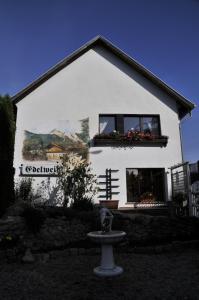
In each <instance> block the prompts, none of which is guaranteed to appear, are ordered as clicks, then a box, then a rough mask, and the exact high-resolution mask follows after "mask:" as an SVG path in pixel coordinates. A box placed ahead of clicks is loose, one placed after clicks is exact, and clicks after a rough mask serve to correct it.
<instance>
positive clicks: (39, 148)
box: [22, 118, 89, 161]
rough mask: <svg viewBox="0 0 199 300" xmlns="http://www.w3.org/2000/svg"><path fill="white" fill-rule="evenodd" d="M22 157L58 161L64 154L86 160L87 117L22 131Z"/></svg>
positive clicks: (49, 123) (27, 159) (87, 140)
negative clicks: (23, 135)
mask: <svg viewBox="0 0 199 300" xmlns="http://www.w3.org/2000/svg"><path fill="white" fill-rule="evenodd" d="M24 134H25V137H24V142H23V150H22V152H23V153H22V154H23V159H24V160H26V161H59V160H60V157H61V156H63V155H64V154H68V155H69V154H74V155H77V156H79V157H81V159H86V160H88V143H89V119H88V118H86V119H83V120H78V121H76V122H74V121H70V120H60V121H55V122H52V121H51V122H48V124H46V123H45V124H42V125H41V126H38V128H33V129H32V130H25V131H24Z"/></svg>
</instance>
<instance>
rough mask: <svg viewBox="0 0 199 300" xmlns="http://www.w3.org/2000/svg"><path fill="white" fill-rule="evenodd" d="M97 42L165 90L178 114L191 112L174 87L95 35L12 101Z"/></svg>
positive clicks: (190, 107)
mask: <svg viewBox="0 0 199 300" xmlns="http://www.w3.org/2000/svg"><path fill="white" fill-rule="evenodd" d="M97 44H101V45H102V46H105V47H106V48H108V49H109V50H110V51H112V52H113V53H114V54H115V55H116V56H118V57H119V58H121V59H122V60H123V61H125V62H126V63H127V64H129V65H130V66H132V67H133V68H134V69H136V70H137V71H138V72H139V73H141V74H142V75H143V76H144V77H146V78H147V79H149V80H150V81H152V82H153V83H154V84H155V85H157V86H159V87H160V88H161V89H163V90H164V91H165V92H167V93H168V94H169V95H171V96H172V97H174V98H175V99H176V100H177V102H178V103H179V106H180V110H179V113H180V116H181V117H183V116H185V115H186V114H187V113H189V112H191V110H192V109H194V107H196V105H195V104H194V103H192V102H191V101H189V100H188V99H186V98H185V97H183V96H182V95H181V94H179V93H178V92H176V91H175V90H174V89H172V88H171V87H169V86H168V85H167V84H166V83H165V82H163V81H162V80H160V79H159V78H158V77H156V76H155V75H154V74H153V73H151V72H150V71H149V70H147V69H146V68H145V67H143V66H142V65H141V64H139V63H138V62H137V61H136V60H134V59H132V58H131V57H130V56H129V55H127V54H126V53H124V52H123V51H122V50H120V49H119V48H118V47H116V46H114V45H113V44H112V43H111V42H109V41H108V40H107V39H105V38H104V37H101V36H97V37H95V38H93V39H92V40H90V41H89V42H87V43H86V44H84V45H83V46H82V47H80V48H79V49H78V50H76V51H74V52H73V53H72V54H70V55H69V56H67V57H66V58H64V59H63V60H61V61H60V62H59V63H58V64H56V65H55V66H54V67H52V68H51V69H49V70H48V71H47V72H45V73H44V74H43V75H42V76H40V77H39V78H38V79H36V80H35V81H33V82H32V83H31V84H29V85H28V86H27V87H25V88H24V89H23V90H21V91H20V92H19V93H17V94H16V95H14V96H13V97H12V101H13V102H14V103H17V102H19V101H20V100H22V99H23V98H24V97H25V96H27V95H28V94H30V93H31V92H32V91H34V90H35V89H36V88H37V87H39V86H40V85H41V84H42V83H44V82H45V81H47V80H48V79H49V78H51V77H52V76H53V75H55V74H56V73H58V72H59V71H61V70H62V69H63V68H65V67H66V66H67V65H69V64H70V63H72V62H73V61H74V60H75V59H77V58H78V57H80V56H81V55H82V54H84V53H85V52H87V51H88V50H89V49H91V48H92V47H94V46H95V45H97Z"/></svg>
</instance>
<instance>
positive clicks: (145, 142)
mask: <svg viewBox="0 0 199 300" xmlns="http://www.w3.org/2000/svg"><path fill="white" fill-rule="evenodd" d="M93 142H94V146H96V147H101V146H102V147H103V146H110V147H125V146H126V147H128V146H129V147H133V146H159V147H166V145H167V143H168V137H166V136H162V137H158V138H154V139H142V140H133V139H128V138H110V137H109V138H108V137H100V136H99V135H98V136H95V137H94V138H93Z"/></svg>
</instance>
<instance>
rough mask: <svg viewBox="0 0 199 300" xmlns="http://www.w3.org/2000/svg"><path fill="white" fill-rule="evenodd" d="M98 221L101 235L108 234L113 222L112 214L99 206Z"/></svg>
mask: <svg viewBox="0 0 199 300" xmlns="http://www.w3.org/2000/svg"><path fill="white" fill-rule="evenodd" d="M100 221H101V230H102V233H106V232H110V231H111V227H112V222H113V214H112V212H111V211H110V210H109V209H108V208H107V207H104V206H101V208H100Z"/></svg>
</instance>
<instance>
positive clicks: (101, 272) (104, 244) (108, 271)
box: [87, 230, 126, 277]
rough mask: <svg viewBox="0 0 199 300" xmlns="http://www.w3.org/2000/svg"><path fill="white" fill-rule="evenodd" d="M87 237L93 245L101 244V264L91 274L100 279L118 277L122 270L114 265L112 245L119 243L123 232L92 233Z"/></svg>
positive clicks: (123, 234)
mask: <svg viewBox="0 0 199 300" xmlns="http://www.w3.org/2000/svg"><path fill="white" fill-rule="evenodd" d="M87 235H88V237H89V238H90V239H91V240H92V241H93V242H95V243H98V244H101V264H100V266H98V267H96V268H94V270H93V272H94V273H95V274H96V275H98V276H101V277H111V276H116V275H119V274H121V273H122V272H123V269H122V268H121V267H119V266H116V265H115V262H114V256H113V246H112V245H113V244H116V243H118V242H120V241H121V240H122V239H123V238H124V236H125V235H126V233H125V232H124V231H115V230H113V231H109V232H106V233H104V232H102V231H93V232H89V233H88V234H87Z"/></svg>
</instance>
